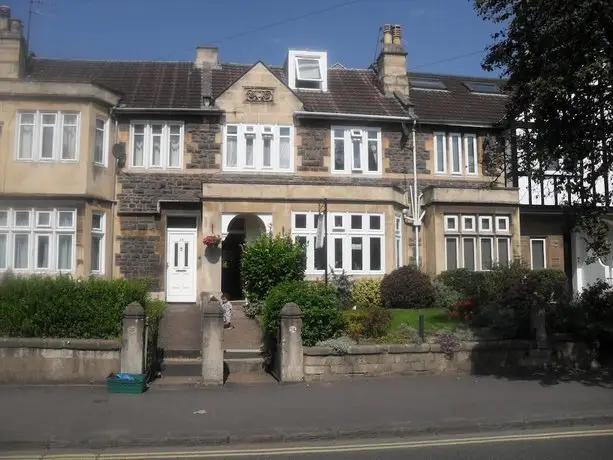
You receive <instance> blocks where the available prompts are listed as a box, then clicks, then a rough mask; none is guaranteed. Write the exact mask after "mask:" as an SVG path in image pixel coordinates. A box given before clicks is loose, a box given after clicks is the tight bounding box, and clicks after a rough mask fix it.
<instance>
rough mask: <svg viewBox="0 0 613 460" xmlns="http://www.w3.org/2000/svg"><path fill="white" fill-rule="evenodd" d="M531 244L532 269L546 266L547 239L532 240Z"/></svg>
mask: <svg viewBox="0 0 613 460" xmlns="http://www.w3.org/2000/svg"><path fill="white" fill-rule="evenodd" d="M530 245H531V248H532V269H533V270H538V269H541V268H545V241H544V240H531V241H530Z"/></svg>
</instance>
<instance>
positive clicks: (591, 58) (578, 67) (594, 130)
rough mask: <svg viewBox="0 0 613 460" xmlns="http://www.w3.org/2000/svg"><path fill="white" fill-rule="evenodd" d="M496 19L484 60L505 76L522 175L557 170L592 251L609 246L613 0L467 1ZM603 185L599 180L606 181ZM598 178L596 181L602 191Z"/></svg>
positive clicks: (538, 176)
mask: <svg viewBox="0 0 613 460" xmlns="http://www.w3.org/2000/svg"><path fill="white" fill-rule="evenodd" d="M472 1H474V6H475V9H476V11H477V13H478V14H479V16H480V17H482V18H483V19H484V20H487V21H491V22H494V23H496V24H499V25H500V26H501V29H500V31H499V32H497V33H495V34H494V35H493V37H492V38H493V42H492V44H491V45H490V46H489V47H488V54H487V55H486V57H485V59H484V61H483V63H482V66H483V68H484V69H485V70H490V71H491V70H499V71H501V73H502V75H503V76H505V77H508V79H509V89H510V91H511V93H510V94H511V96H510V98H509V99H510V101H509V104H508V106H507V116H508V119H509V120H513V121H519V122H528V123H529V124H528V125H527V126H526V127H529V129H522V130H518V132H517V133H516V134H517V138H516V142H517V151H518V158H516V159H513V160H514V161H513V163H516V164H517V167H518V170H519V172H520V174H522V171H523V174H527V173H528V172H529V173H530V175H531V176H532V178H533V179H535V180H536V181H541V180H542V179H543V178H544V175H545V171H546V170H547V171H548V173H549V172H551V171H552V169H553V170H555V172H554V174H555V175H556V176H557V178H556V180H555V190H553V192H555V193H560V194H564V196H565V197H571V200H567V203H565V205H566V206H567V207H569V208H572V212H573V214H574V215H575V216H576V224H577V226H578V228H580V229H582V230H584V231H586V233H587V235H588V239H587V242H588V247H589V249H590V250H592V253H593V254H594V255H597V256H601V255H604V254H607V253H608V252H609V250H610V246H609V243H608V241H607V237H606V236H607V227H606V224H605V223H604V221H603V220H602V219H600V217H601V216H602V214H603V212H605V210H606V206H608V205H610V203H611V193H612V192H613V183H612V184H608V182H609V171H610V170H611V162H612V160H613V70H612V62H611V61H612V59H613V2H611V0H472ZM605 183H607V186H606V187H604V184H605ZM596 184H601V185H603V187H600V188H601V189H600V190H597V189H596V186H595V185H596Z"/></svg>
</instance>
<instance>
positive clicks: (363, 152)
mask: <svg viewBox="0 0 613 460" xmlns="http://www.w3.org/2000/svg"><path fill="white" fill-rule="evenodd" d="M335 131H343V134H344V135H343V138H342V139H343V142H344V164H343V169H336V161H335V155H336V152H335V140H338V139H341V137H337V136H335V134H334V132H335ZM369 133H376V136H377V137H376V139H371V138H369V137H368V134H369ZM355 139H360V165H359V167H356V166H355V164H354V153H353V141H354V140H355ZM374 140H376V142H377V170H376V171H369V164H368V156H369V154H368V145H369V143H370V142H371V141H374ZM330 152H331V155H330V158H331V160H330V171H331V173H332V174H339V175H351V174H360V175H363V176H380V175H381V174H382V171H383V165H382V163H383V139H382V135H381V128H369V127H366V128H365V127H359V126H358V127H355V126H332V128H331V130H330Z"/></svg>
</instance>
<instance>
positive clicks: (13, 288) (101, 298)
mask: <svg viewBox="0 0 613 460" xmlns="http://www.w3.org/2000/svg"><path fill="white" fill-rule="evenodd" d="M134 301H137V302H140V303H141V304H142V305H143V307H144V308H145V310H148V316H149V317H151V318H152V319H153V317H154V316H159V315H160V314H161V311H162V310H163V306H164V305H163V303H160V302H159V301H158V302H154V301H149V298H148V283H147V281H145V280H142V281H128V280H102V279H98V278H90V279H85V280H75V279H72V278H71V277H68V276H60V277H44V276H29V277H7V278H5V279H4V280H2V282H0V336H4V337H41V338H42V337H55V338H75V339H115V338H118V337H120V336H121V314H122V312H123V310H124V309H125V308H126V306H127V305H128V304H129V303H131V302H134Z"/></svg>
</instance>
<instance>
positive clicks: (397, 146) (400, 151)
mask: <svg viewBox="0 0 613 460" xmlns="http://www.w3.org/2000/svg"><path fill="white" fill-rule="evenodd" d="M409 129H410V128H409ZM382 135H383V139H384V140H385V139H387V140H388V141H389V146H388V147H387V148H386V149H385V150H384V152H383V158H388V159H389V167H388V168H386V169H385V172H387V173H397V174H404V173H412V172H413V134H412V133H409V134H408V135H405V134H403V132H402V129H401V128H400V125H390V126H388V127H386V129H384V130H383V132H382ZM427 137H428V134H426V133H422V132H416V133H415V144H416V146H417V172H418V173H420V174H430V170H429V169H428V168H427V167H426V162H427V161H428V160H429V159H430V151H428V150H426V144H425V141H426V138H427ZM384 143H385V141H384Z"/></svg>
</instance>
